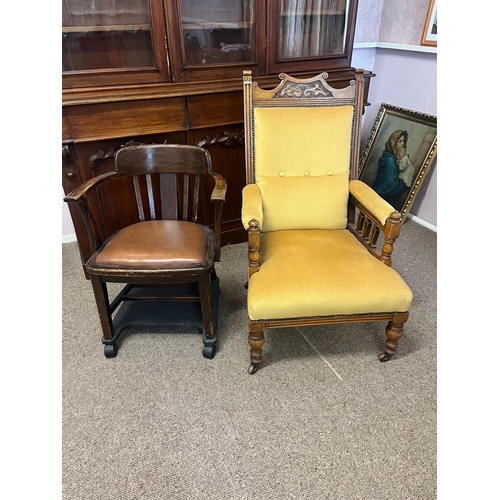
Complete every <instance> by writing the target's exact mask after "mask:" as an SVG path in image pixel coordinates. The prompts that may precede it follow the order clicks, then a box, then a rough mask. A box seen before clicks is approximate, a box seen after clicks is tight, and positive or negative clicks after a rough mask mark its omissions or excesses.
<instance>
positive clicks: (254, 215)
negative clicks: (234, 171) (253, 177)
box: [241, 184, 264, 230]
mask: <svg viewBox="0 0 500 500" xmlns="http://www.w3.org/2000/svg"><path fill="white" fill-rule="evenodd" d="M242 197H243V199H242V204H241V222H242V224H243V227H244V228H245V229H247V230H248V228H249V226H250V221H251V220H252V219H255V220H256V221H258V222H259V226H260V227H261V228H262V224H263V222H264V213H263V210H262V195H261V193H260V188H259V186H257V184H247V185H246V186H245V187H244V188H243V191H242Z"/></svg>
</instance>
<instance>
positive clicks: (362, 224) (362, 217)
mask: <svg viewBox="0 0 500 500" xmlns="http://www.w3.org/2000/svg"><path fill="white" fill-rule="evenodd" d="M349 204H350V206H351V208H350V210H349V213H350V214H351V215H350V216H349V224H348V228H349V230H350V231H351V232H352V233H353V234H354V236H356V237H357V238H358V240H359V241H360V242H361V243H363V245H364V246H365V247H366V248H367V249H368V251H369V252H370V253H371V254H373V255H374V256H375V257H377V258H378V259H379V260H381V261H382V262H383V263H384V264H386V265H387V266H389V267H391V266H392V258H391V255H392V252H393V250H394V242H395V241H396V239H397V238H398V237H399V234H400V231H401V221H402V215H401V214H400V213H399V212H397V211H394V212H392V213H391V214H390V216H389V218H388V219H387V220H386V222H385V225H383V224H381V223H380V221H379V220H378V219H377V217H376V216H375V215H373V214H372V213H371V212H370V211H369V210H368V209H367V208H366V207H365V206H363V204H362V203H360V202H359V201H358V200H357V199H356V198H355V197H354V196H352V195H350V196H349ZM356 209H357V210H358V219H357V221H355V217H354V216H353V215H352V214H354V213H355V210H356ZM381 232H382V233H383V234H384V244H383V245H382V250H378V249H377V248H376V245H377V240H378V237H379V234H380V233H381Z"/></svg>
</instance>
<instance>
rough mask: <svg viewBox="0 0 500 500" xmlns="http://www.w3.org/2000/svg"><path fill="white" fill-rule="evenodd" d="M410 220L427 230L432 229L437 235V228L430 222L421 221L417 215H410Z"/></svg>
mask: <svg viewBox="0 0 500 500" xmlns="http://www.w3.org/2000/svg"><path fill="white" fill-rule="evenodd" d="M408 219H410V220H412V221H413V222H416V223H417V224H420V225H421V226H424V227H426V228H427V229H430V230H431V231H434V232H435V233H437V232H438V228H437V226H435V225H434V224H431V223H430V222H427V221H426V220H424V219H421V218H420V217H417V216H416V215H413V214H408Z"/></svg>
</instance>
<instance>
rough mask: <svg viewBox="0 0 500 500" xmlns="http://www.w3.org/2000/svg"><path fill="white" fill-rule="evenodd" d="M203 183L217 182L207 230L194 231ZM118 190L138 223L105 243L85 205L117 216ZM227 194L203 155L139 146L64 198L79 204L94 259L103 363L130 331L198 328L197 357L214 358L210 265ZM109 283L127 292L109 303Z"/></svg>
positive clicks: (216, 256)
mask: <svg viewBox="0 0 500 500" xmlns="http://www.w3.org/2000/svg"><path fill="white" fill-rule="evenodd" d="M204 177H209V178H211V179H212V181H214V182H215V187H214V189H213V192H212V195H211V200H212V201H213V202H214V205H215V216H214V225H213V229H211V228H210V227H207V226H205V225H202V224H199V223H198V211H199V210H198V207H199V197H200V188H201V182H202V181H201V179H202V178H204ZM124 179H126V180H125V181H124ZM123 182H127V183H128V184H127V186H130V190H131V191H132V192H133V193H135V199H136V202H137V214H136V221H137V222H135V223H133V224H131V225H127V226H126V227H122V228H121V229H119V230H118V231H116V232H115V233H114V234H112V235H110V236H109V237H106V238H103V236H102V235H101V234H100V228H99V224H98V222H97V217H96V216H94V214H93V212H92V210H91V208H90V207H91V205H92V202H91V201H92V200H91V198H92V197H95V196H96V195H99V196H101V197H106V201H107V206H111V202H113V205H112V206H113V209H115V210H117V211H119V210H120V189H118V186H117V183H121V184H120V186H121V187H122V188H123V186H124V184H123ZM225 193H226V181H225V180H224V178H223V177H221V176H220V175H218V174H217V173H215V172H212V165H211V158H210V155H209V153H208V151H206V150H205V149H203V148H200V147H197V146H183V145H141V146H130V147H124V148H123V149H121V150H119V151H118V152H117V153H116V156H115V168H114V171H113V172H109V173H105V174H102V175H99V176H97V177H94V178H93V179H90V180H89V181H87V182H85V183H84V184H82V185H81V186H80V187H78V188H77V189H75V190H74V191H73V192H71V193H70V194H68V195H67V196H66V197H65V198H64V200H65V201H66V202H68V203H76V204H77V206H78V208H79V210H80V213H81V215H82V218H83V221H84V222H85V226H86V228H87V232H88V237H89V241H90V245H91V253H92V255H91V257H90V258H89V259H88V260H87V261H86V262H85V263H84V267H85V270H86V272H87V273H88V275H89V276H90V279H91V281H92V287H93V291H94V295H95V300H96V304H97V310H98V313H99V319H100V322H101V327H102V332H103V338H102V342H103V344H104V354H105V356H106V357H114V356H116V354H117V351H118V347H117V340H118V337H119V335H120V333H121V332H122V331H123V330H124V329H125V328H127V327H129V326H145V325H147V326H149V327H151V326H163V327H168V326H173V325H179V324H184V325H186V326H191V327H193V326H196V327H200V328H201V330H202V332H203V344H204V348H203V356H204V357H206V358H213V357H214V356H215V352H216V342H217V337H216V330H217V311H218V294H219V281H218V278H217V275H216V273H215V269H214V262H216V261H219V260H220V245H221V239H220V235H221V221H222V206H223V202H224V199H225ZM93 202H94V203H95V199H94V200H93ZM103 240H104V241H103ZM108 282H117V283H124V284H125V286H124V287H123V289H122V290H121V292H120V293H119V294H118V295H117V296H116V298H115V299H114V300H113V301H112V302H111V303H110V300H109V296H108V288H107V283H108ZM200 304H201V308H200ZM115 311H116V314H115V316H113V313H115ZM193 318H194V319H193Z"/></svg>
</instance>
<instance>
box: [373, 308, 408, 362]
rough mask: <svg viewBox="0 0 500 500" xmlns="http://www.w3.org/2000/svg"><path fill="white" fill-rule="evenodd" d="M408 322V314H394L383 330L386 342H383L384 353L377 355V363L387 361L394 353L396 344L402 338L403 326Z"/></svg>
mask: <svg viewBox="0 0 500 500" xmlns="http://www.w3.org/2000/svg"><path fill="white" fill-rule="evenodd" d="M407 320H408V313H405V314H396V315H395V316H394V318H393V319H392V320H391V321H389V324H388V325H387V327H386V329H385V334H386V335H387V340H386V341H385V352H383V353H382V354H380V355H379V357H378V359H379V361H389V359H391V358H392V356H393V355H394V354H395V353H396V350H397V348H398V343H399V341H400V340H401V337H402V336H403V325H404V324H405V323H406V321H407Z"/></svg>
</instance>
